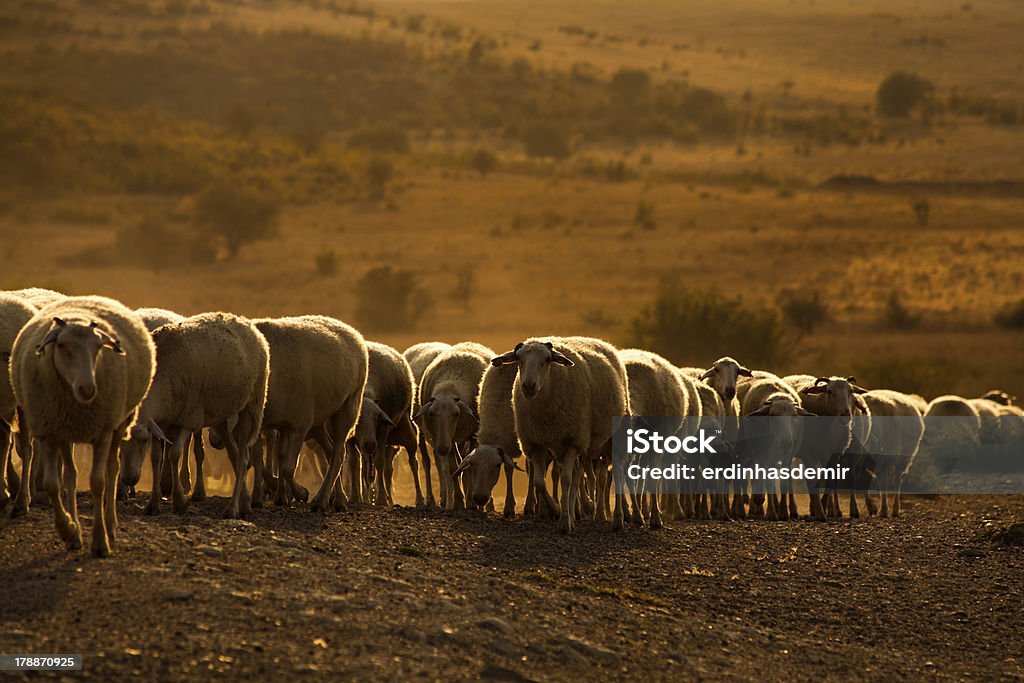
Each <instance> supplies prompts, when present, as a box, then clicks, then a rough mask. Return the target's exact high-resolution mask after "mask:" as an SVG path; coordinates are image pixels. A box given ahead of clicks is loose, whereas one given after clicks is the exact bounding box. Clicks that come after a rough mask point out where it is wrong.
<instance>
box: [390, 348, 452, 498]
mask: <svg viewBox="0 0 1024 683" xmlns="http://www.w3.org/2000/svg"><path fill="white" fill-rule="evenodd" d="M450 348H451V344H445V343H444V342H420V343H419V344H413V345H412V346H410V347H409V348H407V349H406V350H405V351H403V352H402V356H403V357H404V358H405V360H406V362H407V363H409V369H410V370H412V378H413V380H414V381H415V384H414V386H413V397H412V413H413V415H415V414H416V413H418V412H419V410H420V392H419V386H420V382H421V381H422V380H423V373H424V372H426V371H427V367H428V366H429V365H430V364H431V363H433V362H434V359H435V358H437V356H438V355H439V354H441V353H443V352H444V351H447V350H448V349H450ZM419 427H420V429H419V433H420V436H419V442H418V443H417V445H418V446H419V452H420V454H421V455H422V456H423V474H424V478H425V479H426V484H427V500H426V504H427V505H428V506H430V507H433V506H434V504H435V502H436V501H435V500H434V485H433V484H432V483H431V481H430V456H429V454H428V453H427V440H426V435H424V433H423V425H422V424H421V425H419Z"/></svg>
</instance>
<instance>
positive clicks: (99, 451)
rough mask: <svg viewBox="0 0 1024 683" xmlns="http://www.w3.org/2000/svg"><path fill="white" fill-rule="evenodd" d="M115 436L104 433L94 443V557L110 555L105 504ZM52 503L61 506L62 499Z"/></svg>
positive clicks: (92, 479)
mask: <svg viewBox="0 0 1024 683" xmlns="http://www.w3.org/2000/svg"><path fill="white" fill-rule="evenodd" d="M113 436H114V435H113V433H112V432H103V433H102V434H101V435H100V437H99V438H98V439H96V440H95V441H93V442H92V472H90V473H89V488H91V489H92V554H93V557H107V556H108V555H110V538H109V537H108V536H107V514H106V509H105V506H104V502H105V498H106V489H107V460H108V459H109V458H110V451H111V447H112V443H111V442H112V441H113ZM69 450H70V449H69ZM72 466H73V465H72ZM110 486H114V482H110ZM51 503H52V505H54V507H56V506H58V505H61V501H60V498H59V497H58V498H55V499H53V500H52V501H51Z"/></svg>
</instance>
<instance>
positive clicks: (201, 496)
mask: <svg viewBox="0 0 1024 683" xmlns="http://www.w3.org/2000/svg"><path fill="white" fill-rule="evenodd" d="M135 314H136V315H138V316H139V317H140V318H142V324H144V325H145V326H146V329H147V330H149V331H150V334H152V333H153V332H155V331H156V330H157V328H160V327H163V326H164V325H170V324H174V323H180V322H181V321H183V320H184V319H185V316H183V315H181V314H179V313H175V312H174V311H168V310H167V309H165V308H136V309H135ZM150 448H151V449H156V448H162V444H161V442H160V441H159V440H158V439H157V440H151V445H150ZM185 452H186V453H187V452H188V446H187V445H186V447H185ZM192 453H193V455H194V456H195V459H196V485H195V491H193V494H192V499H193V500H195V501H197V502H198V501H201V500H205V499H206V480H205V476H204V473H203V463H204V462H205V460H206V450H205V448H204V447H203V434H202V432H201V431H200V432H196V433H195V434H193V435H192ZM151 456H152V454H151ZM156 457H159V455H157V456H156ZM122 460H123V458H122ZM170 464H171V463H170V459H167V460H165V461H164V470H163V474H162V475H161V476H162V479H161V485H160V488H161V489H162V490H166V491H170V490H171V489H172V488H173V484H172V483H171V477H172V476H174V473H172V472H171V470H170ZM125 472H126V469H125V468H122V469H121V478H120V480H119V481H118V498H120V499H124V498H126V497H127V496H129V495H131V496H134V495H135V486H127V485H126V484H125V483H124V475H125ZM178 476H179V477H181V485H182V488H183V489H184V491H185V493H188V492H189V488H190V486H191V482H190V481H189V471H188V458H187V457H183V458H182V459H181V471H180V472H179V473H178Z"/></svg>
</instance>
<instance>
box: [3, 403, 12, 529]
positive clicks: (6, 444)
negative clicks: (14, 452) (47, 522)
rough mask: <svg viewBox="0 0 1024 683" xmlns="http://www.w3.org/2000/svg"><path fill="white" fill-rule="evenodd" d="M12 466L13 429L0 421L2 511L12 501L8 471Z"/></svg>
mask: <svg viewBox="0 0 1024 683" xmlns="http://www.w3.org/2000/svg"><path fill="white" fill-rule="evenodd" d="M10 466H11V427H10V425H8V424H7V423H6V422H4V421H3V420H0V510H3V509H4V508H5V507H7V502H8V501H9V500H10V499H11V496H10V494H9V493H8V492H7V470H8V468H10Z"/></svg>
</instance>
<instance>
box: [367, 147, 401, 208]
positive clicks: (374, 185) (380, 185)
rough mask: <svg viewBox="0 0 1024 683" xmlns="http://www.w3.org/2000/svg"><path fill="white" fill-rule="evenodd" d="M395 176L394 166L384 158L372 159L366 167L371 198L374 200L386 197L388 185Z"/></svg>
mask: <svg viewBox="0 0 1024 683" xmlns="http://www.w3.org/2000/svg"><path fill="white" fill-rule="evenodd" d="M394 174H395V167H394V165H393V164H392V163H391V162H390V161H388V160H387V159H385V158H384V157H374V158H372V159H370V161H369V163H367V165H366V181H367V183H368V184H369V186H370V196H371V197H372V198H373V199H381V198H383V197H384V194H385V192H386V191H387V187H388V183H389V182H390V181H391V178H392V176H394Z"/></svg>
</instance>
